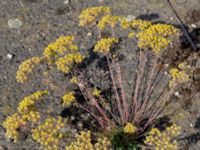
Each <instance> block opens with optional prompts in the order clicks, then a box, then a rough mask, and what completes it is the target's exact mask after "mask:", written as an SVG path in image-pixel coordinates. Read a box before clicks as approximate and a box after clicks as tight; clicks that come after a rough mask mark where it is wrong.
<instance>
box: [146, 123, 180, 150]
mask: <svg viewBox="0 0 200 150" xmlns="http://www.w3.org/2000/svg"><path fill="white" fill-rule="evenodd" d="M180 130H181V128H180V127H179V126H177V125H176V124H173V125H172V126H170V127H168V128H167V129H166V130H165V131H163V132H161V131H160V130H158V129H157V128H153V129H151V131H150V132H149V135H148V136H147V137H146V139H145V141H144V142H145V144H147V145H149V146H151V147H154V148H155V149H159V150H160V149H163V150H177V149H178V145H177V141H176V140H174V138H175V137H176V136H178V135H179V134H180Z"/></svg>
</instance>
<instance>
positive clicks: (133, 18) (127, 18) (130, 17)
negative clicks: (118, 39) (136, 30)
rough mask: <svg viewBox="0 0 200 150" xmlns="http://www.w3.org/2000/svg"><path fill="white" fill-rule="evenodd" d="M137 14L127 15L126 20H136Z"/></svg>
mask: <svg viewBox="0 0 200 150" xmlns="http://www.w3.org/2000/svg"><path fill="white" fill-rule="evenodd" d="M135 18H136V17H135V16H132V15H128V16H127V17H126V20H127V21H133V20H135Z"/></svg>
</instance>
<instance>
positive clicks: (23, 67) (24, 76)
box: [16, 57, 42, 83]
mask: <svg viewBox="0 0 200 150" xmlns="http://www.w3.org/2000/svg"><path fill="white" fill-rule="evenodd" d="M41 61H42V58H41V57H32V58H29V59H27V60H25V61H23V62H22V63H21V64H20V66H19V69H18V71H17V74H16V80H17V82H20V83H24V82H26V81H27V80H28V75H29V74H30V73H31V72H32V71H33V69H34V68H35V67H36V66H37V65H38V64H39V63H40V62H41Z"/></svg>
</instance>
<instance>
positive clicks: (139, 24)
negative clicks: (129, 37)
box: [121, 18, 152, 30]
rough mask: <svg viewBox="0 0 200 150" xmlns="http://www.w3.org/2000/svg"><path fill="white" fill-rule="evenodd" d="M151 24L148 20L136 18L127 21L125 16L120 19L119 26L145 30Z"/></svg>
mask: <svg viewBox="0 0 200 150" xmlns="http://www.w3.org/2000/svg"><path fill="white" fill-rule="evenodd" d="M151 25H152V24H151V22H149V21H146V20H141V19H136V20H132V21H127V20H126V18H123V19H122V20H121V27H122V29H139V30H145V29H147V28H148V27H150V26H151Z"/></svg>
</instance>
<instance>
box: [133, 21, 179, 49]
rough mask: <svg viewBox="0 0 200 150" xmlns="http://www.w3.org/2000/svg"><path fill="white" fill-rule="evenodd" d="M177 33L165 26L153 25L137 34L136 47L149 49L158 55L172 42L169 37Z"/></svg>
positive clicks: (170, 26) (173, 28)
mask: <svg viewBox="0 0 200 150" xmlns="http://www.w3.org/2000/svg"><path fill="white" fill-rule="evenodd" d="M177 33H178V30H177V29H176V28H175V27H174V26H172V25H167V24H155V25H151V26H150V27H149V28H147V29H145V30H143V31H142V32H138V33H137V34H136V38H137V39H138V47H139V48H142V49H148V48H151V49H152V50H153V51H154V52H155V53H159V52H160V51H161V50H162V49H166V48H167V47H168V46H169V44H170V43H171V41H172V40H170V38H169V37H170V36H171V35H175V34H177Z"/></svg>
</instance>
